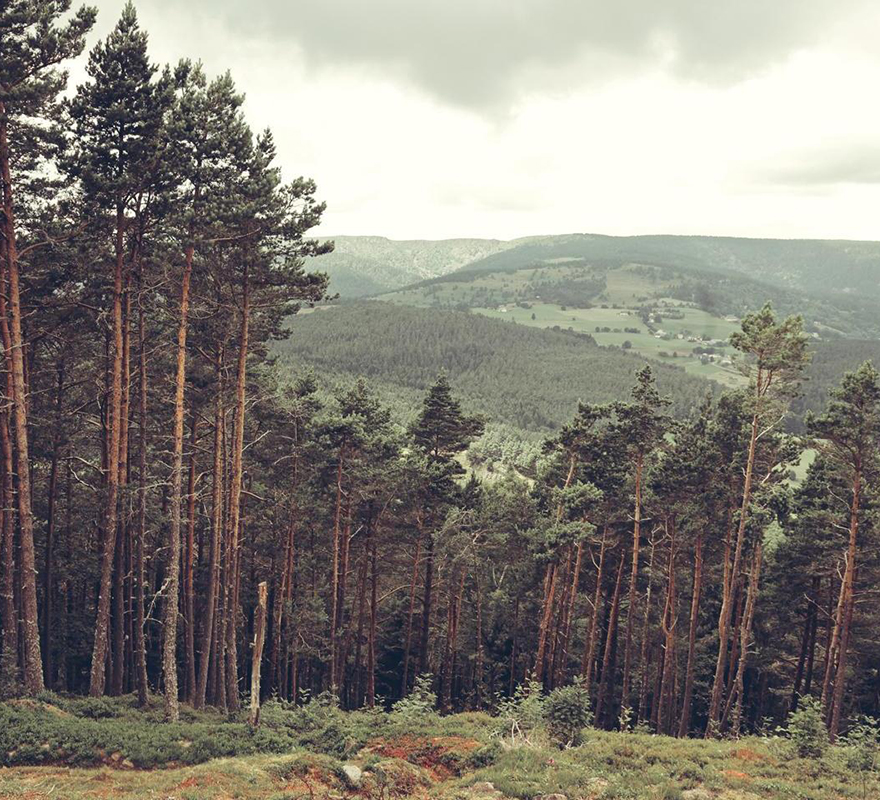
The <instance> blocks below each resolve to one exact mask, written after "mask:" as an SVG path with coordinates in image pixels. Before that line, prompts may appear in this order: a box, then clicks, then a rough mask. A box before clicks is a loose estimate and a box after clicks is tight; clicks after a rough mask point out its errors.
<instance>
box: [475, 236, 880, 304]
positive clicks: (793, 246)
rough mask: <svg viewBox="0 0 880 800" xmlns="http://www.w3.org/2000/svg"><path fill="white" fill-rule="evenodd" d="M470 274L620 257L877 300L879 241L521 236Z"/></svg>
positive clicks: (478, 262)
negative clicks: (552, 261)
mask: <svg viewBox="0 0 880 800" xmlns="http://www.w3.org/2000/svg"><path fill="white" fill-rule="evenodd" d="M512 244H513V245H514V246H513V247H510V248H508V249H506V250H505V251H504V252H499V253H493V254H490V255H488V256H486V257H484V258H482V259H479V260H476V261H474V262H473V263H471V264H468V265H466V266H465V267H464V268H463V269H465V270H468V271H470V270H483V269H499V268H510V267H513V266H526V265H528V264H530V263H534V262H536V261H546V260H549V259H556V258H591V259H615V260H622V261H624V262H633V263H647V264H657V265H666V266H677V267H682V268H688V267H691V268H695V269H699V270H710V271H713V272H720V273H730V272H740V273H742V274H743V275H748V276H750V277H752V278H756V279H759V280H761V281H765V282H767V283H770V284H773V285H776V286H783V287H787V288H793V289H798V290H801V291H805V292H808V293H816V292H830V293H831V294H834V295H849V294H853V295H854V294H857V293H862V294H867V295H868V296H870V297H872V298H874V299H880V242H858V241H843V240H821V239H791V240H789V239H745V238H734V237H723V236H666V235H657V236H603V235H599V234H570V235H563V236H539V237H530V238H527V239H519V240H516V241H515V242H512Z"/></svg>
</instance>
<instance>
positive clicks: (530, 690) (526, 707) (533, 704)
mask: <svg viewBox="0 0 880 800" xmlns="http://www.w3.org/2000/svg"><path fill="white" fill-rule="evenodd" d="M545 702H546V697H545V696H544V692H543V690H542V687H541V684H540V683H537V682H536V681H529V682H528V683H521V684H519V685H518V686H517V687H516V691H514V693H513V695H512V696H511V697H501V696H499V697H498V699H497V701H496V714H497V716H496V719H497V720H498V724H497V726H496V729H495V733H496V735H498V736H501V737H503V738H505V739H508V738H509V740H510V743H511V744H512V745H515V744H517V743H519V742H526V743H528V742H529V741H530V737H531V735H532V734H533V733H534V732H535V731H536V730H537V729H538V728H542V727H543V726H544V722H545V720H544V703H545Z"/></svg>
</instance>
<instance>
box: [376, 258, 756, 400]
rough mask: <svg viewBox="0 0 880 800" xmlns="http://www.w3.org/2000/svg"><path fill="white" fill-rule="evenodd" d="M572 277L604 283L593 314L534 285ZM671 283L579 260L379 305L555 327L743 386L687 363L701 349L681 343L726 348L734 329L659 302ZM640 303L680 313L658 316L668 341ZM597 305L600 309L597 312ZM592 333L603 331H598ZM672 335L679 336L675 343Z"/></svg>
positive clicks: (727, 370) (430, 287)
mask: <svg viewBox="0 0 880 800" xmlns="http://www.w3.org/2000/svg"><path fill="white" fill-rule="evenodd" d="M572 274H575V275H577V276H580V277H584V276H588V275H590V274H593V275H595V276H596V277H599V276H601V278H602V279H603V280H604V281H605V289H604V290H603V291H602V292H601V294H599V295H597V296H595V297H593V298H592V299H591V301H590V302H591V303H592V304H593V306H594V307H593V308H586V309H584V308H573V307H571V306H565V305H561V304H559V303H558V302H554V303H550V302H545V301H542V300H541V299H540V297H539V296H538V294H537V292H536V287H537V286H539V285H540V284H541V282H551V283H552V282H555V281H562V282H564V281H565V279H566V278H570V277H571V276H572ZM678 277H680V276H678ZM678 277H671V278H660V277H658V276H657V275H656V274H655V273H653V272H651V271H647V272H646V271H645V270H643V269H641V268H639V267H637V266H635V265H626V266H621V267H616V268H612V269H608V270H602V269H598V268H597V269H595V270H592V271H591V269H590V268H589V267H586V266H584V264H583V263H582V262H579V263H578V264H577V265H574V266H572V265H569V264H567V263H566V262H564V261H562V262H559V263H544V264H542V265H541V266H539V267H526V268H523V269H519V270H515V271H512V272H492V273H487V274H485V275H477V276H470V278H469V279H463V280H460V281H456V280H451V279H449V278H446V279H444V280H443V281H441V282H435V283H429V284H427V285H425V286H418V287H415V288H412V289H406V290H400V291H397V292H392V293H389V294H386V295H383V297H382V299H383V300H387V301H389V302H392V303H400V304H403V305H413V306H441V307H468V308H471V309H472V310H473V311H475V312H477V313H479V314H483V315H484V316H487V317H493V318H495V319H505V320H511V321H514V322H517V323H519V324H521V325H530V326H533V327H539V328H552V327H556V326H558V327H560V328H562V329H568V330H572V331H575V332H577V333H588V334H590V335H591V336H593V337H594V338H595V339H596V341H597V342H598V343H599V344H600V345H606V346H610V347H621V346H622V345H623V344H624V343H625V342H627V343H629V345H630V347H631V349H632V350H633V351H634V352H636V353H639V354H640V355H642V356H644V357H646V358H651V359H654V360H658V361H663V362H665V363H668V364H674V365H677V366H680V367H683V368H684V370H685V371H686V372H689V373H691V374H692V375H698V376H700V377H704V378H708V379H710V380H714V381H716V382H718V383H720V384H722V385H724V386H728V387H735V386H742V385H743V383H744V379H743V377H742V375H741V374H740V373H739V372H738V371H737V370H736V369H735V368H734V367H733V366H722V365H721V364H720V363H718V362H714V363H713V362H710V363H703V362H702V361H701V360H700V358H699V357H693V350H694V348H695V347H697V346H698V345H699V344H700V343H698V342H689V341H688V338H689V337H691V336H693V337H696V338H701V339H702V338H705V339H713V340H722V341H725V342H726V341H727V339H728V337H729V336H730V334H731V333H732V332H733V331H734V330H736V329H737V328H738V324H737V323H736V322H728V321H727V320H726V319H724V318H722V317H719V316H715V315H714V314H711V313H709V312H707V311H703V310H702V309H699V308H696V307H694V306H692V305H689V304H687V303H684V302H682V301H679V300H676V299H673V298H669V297H664V294H665V293H667V292H668V291H669V290H670V289H671V288H672V287H673V286H674V285H675V284H676V282H677V281H678ZM556 299H557V300H558V297H557V298H556ZM518 302H523V303H525V304H528V305H529V307H528V308H522V307H520V306H518V305H517V303H518ZM645 304H651V305H653V306H655V307H658V306H664V305H665V306H668V307H670V308H672V307H674V308H675V310H676V312H677V313H680V314H681V315H682V319H672V318H669V317H663V321H662V322H660V323H658V324H657V327H659V328H661V329H662V330H663V331H664V332H665V333H666V334H668V338H656V337H655V336H654V335H653V333H652V332H651V331H650V330H648V328H647V327H646V325H645V324H644V323H643V322H642V320H641V319H640V318H639V316H638V313H637V311H636V309H638V308H639V307H640V306H643V305H645ZM603 305H604V306H606V307H605V308H602V307H601V306H603ZM612 306H617V307H616V308H614V307H612ZM596 328H600V329H602V328H610V330H609V331H604V330H599V331H597V330H596ZM625 328H639V329H640V332H639V333H632V332H626V331H625V330H624V329H625ZM679 335H681V337H682V338H678V337H679ZM720 352H721V353H722V354H723V355H728V356H729V355H731V354H732V350H731V348H729V347H727V348H724V349H723V350H721V351H720Z"/></svg>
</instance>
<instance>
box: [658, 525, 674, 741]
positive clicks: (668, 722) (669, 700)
mask: <svg viewBox="0 0 880 800" xmlns="http://www.w3.org/2000/svg"><path fill="white" fill-rule="evenodd" d="M667 525H668V528H669V536H670V541H669V566H668V569H667V582H666V604H665V606H664V609H663V626H662V627H663V634H664V641H663V671H662V678H661V681H660V692H659V698H658V702H657V733H669V732H670V729H671V727H672V724H673V719H672V712H673V705H674V704H673V700H674V697H673V675H674V671H675V628H676V624H677V621H678V618H677V614H676V612H677V609H676V605H677V600H676V587H675V556H676V539H675V537H676V528H675V519H674V518H669V519H668V520H667Z"/></svg>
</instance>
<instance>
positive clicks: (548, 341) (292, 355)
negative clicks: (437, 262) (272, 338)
mask: <svg viewBox="0 0 880 800" xmlns="http://www.w3.org/2000/svg"><path fill="white" fill-rule="evenodd" d="M290 331H291V335H290V338H288V339H287V340H285V341H284V342H282V343H279V344H278V345H276V348H275V350H276V352H278V353H279V354H281V358H282V363H283V364H284V365H285V366H288V365H289V367H290V368H291V369H292V370H296V369H297V368H298V367H299V366H300V365H309V366H312V367H314V369H315V370H316V371H317V372H318V373H320V374H321V375H325V376H329V377H332V378H335V379H347V380H352V379H354V378H356V377H358V376H362V377H364V378H367V379H369V380H370V382H371V383H374V384H375V385H377V386H381V387H383V388H386V387H387V390H388V391H389V394H391V395H392V396H393V395H398V396H399V394H400V392H401V391H403V392H406V399H407V403H408V404H409V407H410V409H411V410H410V413H409V415H408V416H412V414H413V413H414V409H415V406H416V405H417V403H416V402H413V401H415V400H416V398H417V393H418V392H422V391H424V390H425V389H427V388H428V386H430V385H431V383H432V382H433V381H434V379H435V378H436V376H437V374H438V372H443V373H445V374H446V375H447V377H448V378H449V380H450V381H451V382H452V383H453V384H454V386H455V387H456V390H457V391H458V392H460V393H461V394H462V395H463V396H464V398H465V402H466V404H467V406H468V407H469V408H471V409H472V410H473V411H480V412H481V413H484V414H486V415H488V416H489V417H490V419H492V420H494V421H498V422H505V423H508V424H510V425H513V426H515V427H517V428H520V429H522V430H525V431H529V432H534V433H539V434H547V433H549V432H551V431H555V430H558V429H559V428H560V427H561V426H562V425H563V424H564V423H565V422H566V421H567V420H568V419H569V418H570V417H571V415H572V414H573V413H574V410H575V409H576V408H577V404H578V401H583V402H588V403H608V402H611V401H612V400H615V399H616V398H619V397H621V396H623V395H625V394H626V393H627V392H628V391H629V387H630V385H631V384H632V379H633V375H635V373H636V372H637V371H638V370H639V369H640V368H641V367H642V366H644V364H645V363H646V362H645V361H644V359H640V358H639V357H637V356H635V355H629V354H626V353H621V352H620V351H618V350H613V349H610V348H605V347H598V346H597V345H596V343H595V341H593V339H592V337H590V336H588V335H577V334H571V333H567V332H565V331H552V330H539V329H532V328H528V327H525V326H522V325H515V324H512V323H507V322H501V321H494V320H488V319H485V318H484V317H481V316H479V315H477V314H468V313H465V312H456V311H438V310H433V309H415V308H407V307H396V306H393V305H390V304H387V303H376V302H361V303H357V304H347V305H342V306H335V307H332V308H327V309H324V310H321V311H319V312H316V313H312V314H307V315H303V316H301V317H298V318H296V319H295V320H294V321H293V322H292V324H291V325H290ZM657 379H658V385H659V386H660V389H661V390H662V391H663V393H664V394H665V395H667V396H669V397H670V398H671V400H672V411H673V413H674V414H675V415H676V416H678V417H684V416H686V415H687V414H688V413H689V411H690V410H692V409H693V408H695V407H696V406H698V405H699V403H700V401H701V400H702V399H703V397H705V395H706V394H707V393H708V392H710V391H712V388H713V387H712V385H711V384H710V383H708V382H707V381H704V380H700V379H699V378H693V377H691V376H688V375H686V374H685V373H684V371H683V370H679V369H675V368H673V367H667V368H662V367H658V368H657Z"/></svg>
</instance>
